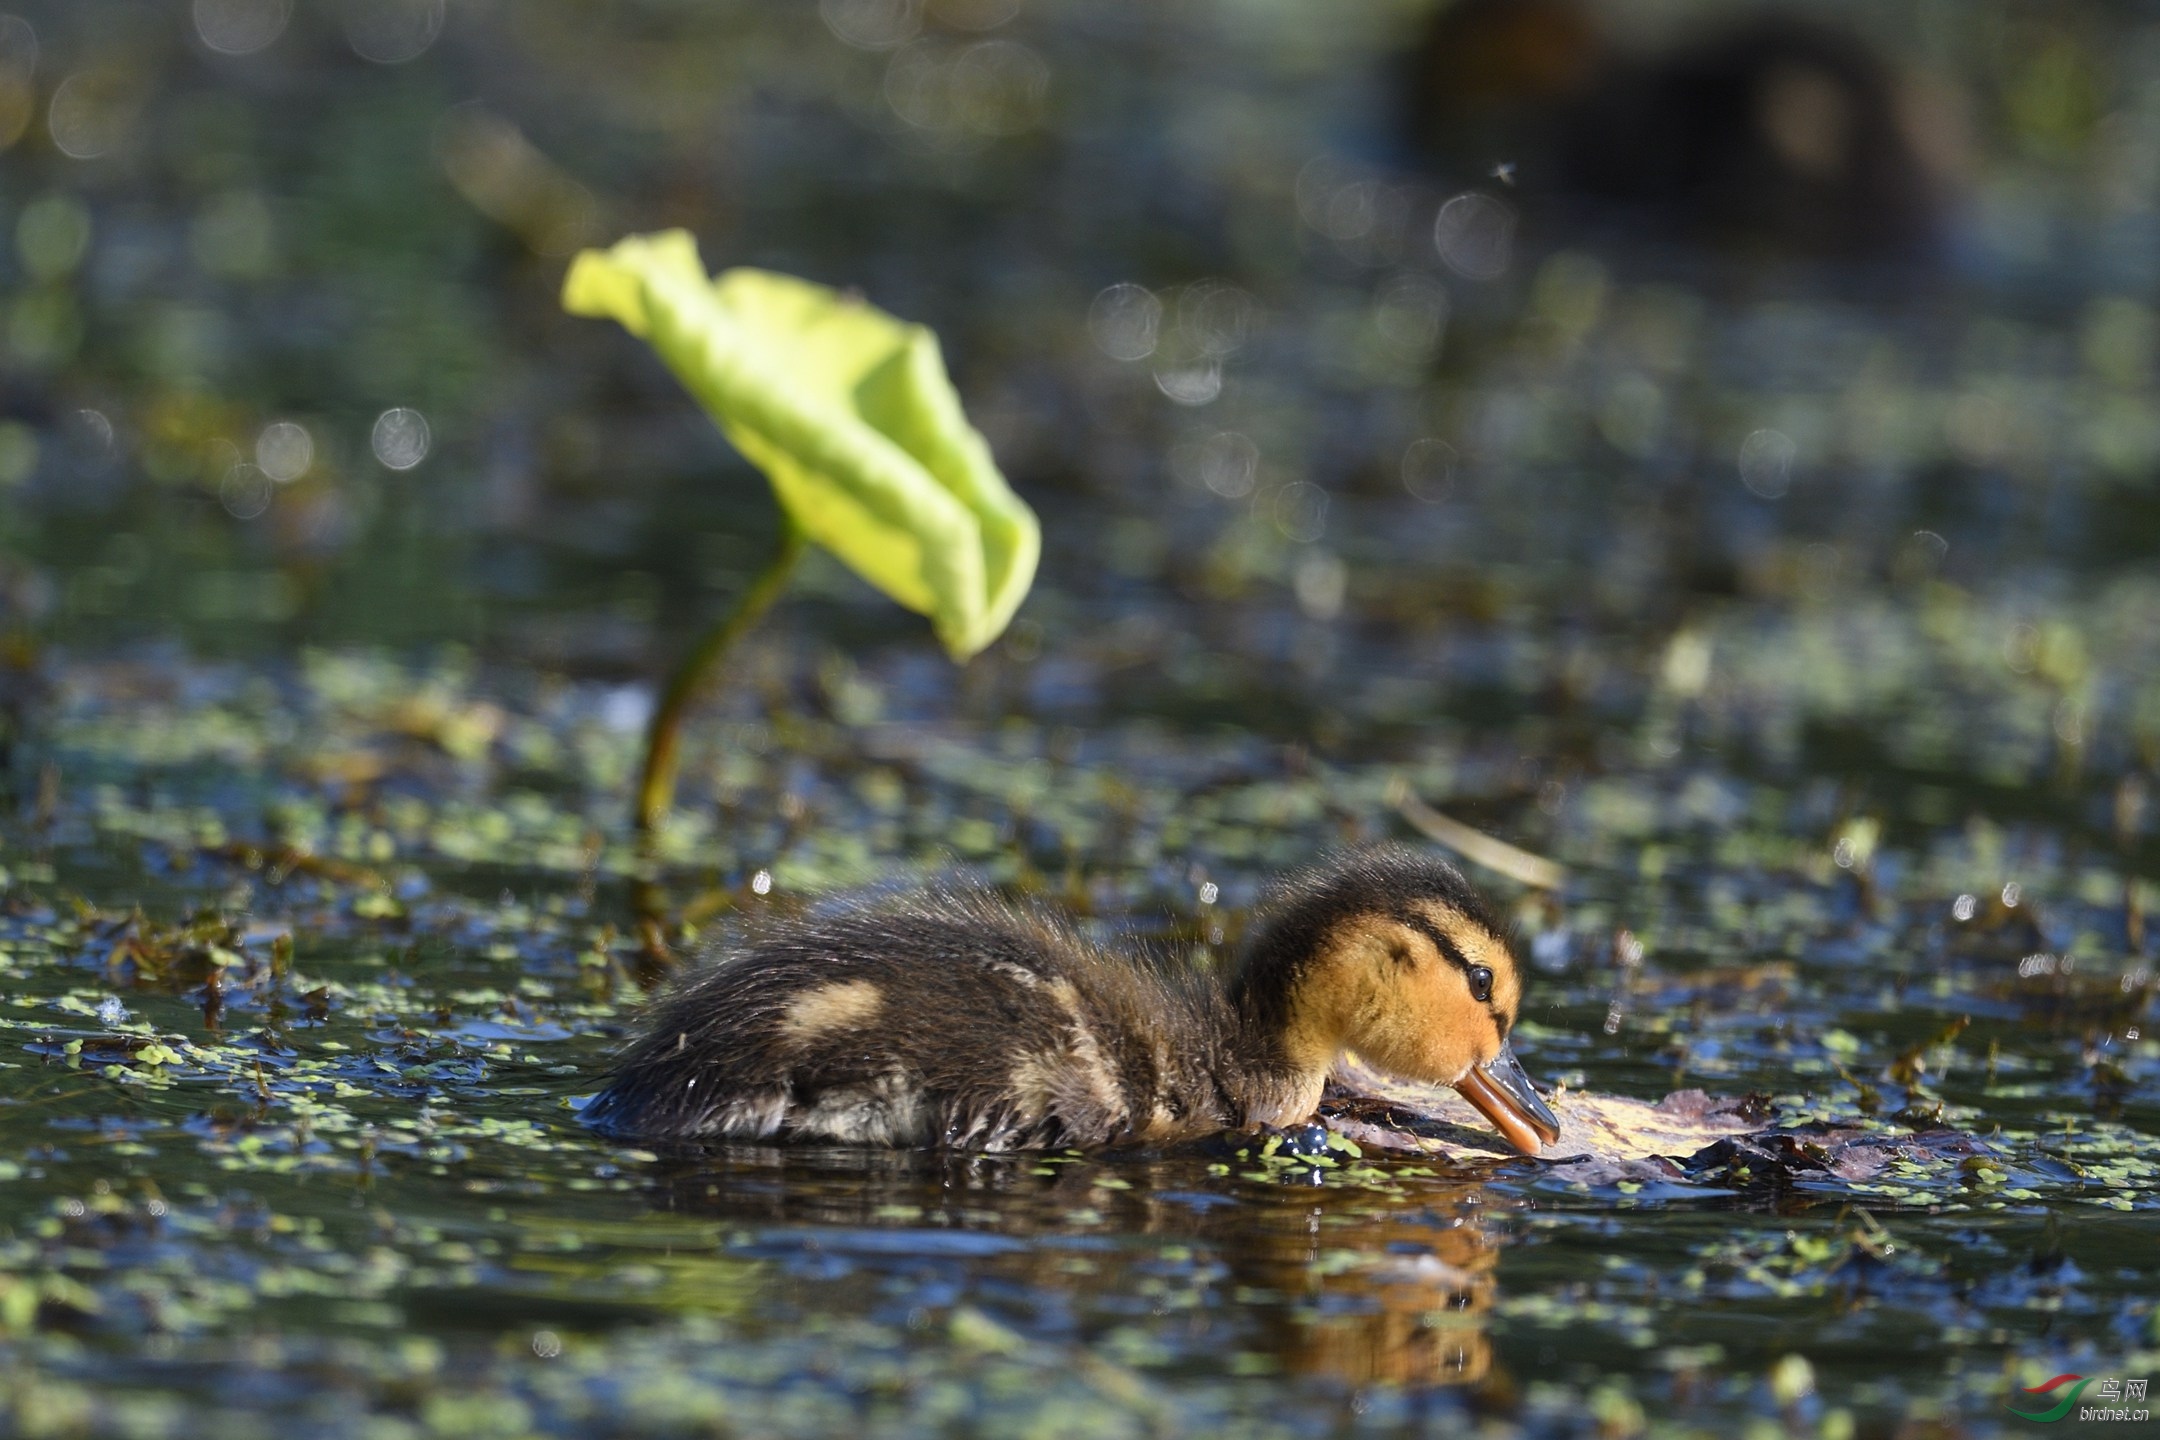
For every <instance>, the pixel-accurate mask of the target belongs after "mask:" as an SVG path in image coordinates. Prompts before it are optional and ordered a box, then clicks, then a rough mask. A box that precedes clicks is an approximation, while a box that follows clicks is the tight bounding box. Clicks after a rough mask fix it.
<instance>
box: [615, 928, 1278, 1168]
mask: <svg viewBox="0 0 2160 1440" xmlns="http://www.w3.org/2000/svg"><path fill="white" fill-rule="evenodd" d="M1222 1029H1223V1025H1222V1021H1221V1017H1220V1015H1218V1014H1216V1013H1214V1012H1213V1011H1211V1010H1210V1008H1209V1006H1208V1005H1207V1004H1206V1003H1205V1000H1204V999H1195V998H1194V997H1193V996H1191V995H1187V994H1185V993H1183V992H1181V991H1179V990H1178V989H1176V988H1175V987H1173V986H1169V985H1167V984H1165V983H1163V982H1162V981H1161V980H1160V979H1159V978H1158V977H1156V976H1155V975H1154V973H1153V972H1152V971H1149V970H1146V969H1145V968H1143V967H1139V966H1135V965H1132V964H1130V963H1127V962H1124V961H1121V960H1119V959H1118V958H1117V957H1114V956H1108V955H1104V954H1101V953H1100V952H1096V951H1094V950H1092V949H1090V948H1089V947H1087V946H1085V945H1084V944H1082V943H1080V942H1078V941H1076V940H1075V939H1074V938H1073V937H1071V936H1070V935H1067V934H1065V933H1063V932H1061V931H1059V930H1057V929H1056V928H1055V927H1053V926H1051V925H1049V924H1048V923H1046V922H1038V921H1036V920H1034V919H1033V918H1032V917H1029V916H1025V915H1021V914H1017V913H1015V912H1012V911H1009V910H1005V909H1003V908H1002V907H998V906H996V905H995V904H994V903H993V902H989V901H987V900H982V899H979V898H973V897H970V898H966V899H960V900H954V899H949V898H948V899H946V900H944V901H942V902H940V903H938V904H935V905H931V904H927V903H924V904H918V905H917V906H916V907H914V908H901V909H888V910H881V911H872V912H862V913H855V914H851V915H847V916H843V917H841V918H840V919H837V920H833V921H828V922H824V923H822V924H818V925H813V926H809V927H806V928H803V929H800V930H796V931H793V932H790V933H787V934H785V935H782V936H779V937H777V938H775V939H773V940H770V941H768V942H766V943H764V944H761V945H759V946H757V947H755V948H753V949H751V950H748V951H746V952H743V953H740V954H737V955H734V956H731V957H728V958H726V959H724V960H722V961H721V963H719V964H717V965H715V966H713V967H712V968H710V969H708V970H707V971H705V972H703V973H702V974H700V975H697V976H695V977H694V978H692V979H691V980H690V981H689V982H688V983H686V984H684V985H682V986H681V987H679V988H678V989H677V990H676V991H675V992H674V993H673V994H671V995H670V996H668V997H667V998H666V999H665V1000H663V1001H662V1002H661V1003H660V1004H659V1005H658V1006H657V1007H656V1009H655V1011H654V1013H653V1015H652V1018H651V1022H650V1028H649V1029H648V1031H647V1032H646V1033H645V1034H644V1036H643V1037H642V1038H640V1039H639V1040H638V1041H637V1042H636V1043H634V1044H633V1045H632V1046H631V1048H630V1049H629V1050H628V1052H626V1054H625V1055H624V1057H623V1060H622V1063H621V1065H620V1067H619V1069H618V1071H617V1074H616V1077H615V1080H614V1082H613V1083H612V1084H611V1085H610V1086H609V1087H608V1088H607V1089H606V1090H605V1091H604V1092H602V1093H601V1094H600V1095H599V1096H598V1097H596V1098H595V1099H594V1101H593V1102H592V1104H591V1105H589V1106H588V1107H587V1108H586V1112H585V1115H586V1119H587V1120H588V1122H590V1123H592V1124H594V1125H595V1126H597V1127H599V1128H601V1129H603V1130H605V1131H608V1132H609V1133H613V1134H618V1135H624V1136H640V1137H645V1138H652V1139H684V1140H758V1139H768V1138H775V1137H786V1138H798V1139H806V1140H828V1141H840V1142H846V1143H864V1144H887V1145H932V1144H946V1145H957V1146H967V1147H972V1148H981V1149H1019V1148H1028V1147H1034V1146H1043V1145H1064V1144H1073V1145H1099V1144H1108V1143H1115V1142H1118V1141H1122V1140H1141V1139H1148V1140H1155V1139H1171V1138H1176V1137H1179V1136H1183V1135H1188V1134H1200V1133H1206V1132H1208V1131H1212V1130H1216V1129H1220V1128H1222V1127H1223V1126H1225V1125H1229V1124H1235V1123H1238V1121H1239V1120H1240V1119H1241V1118H1242V1117H1241V1116H1239V1115H1236V1114H1234V1113H1233V1112H1234V1111H1235V1109H1236V1107H1235V1105H1234V1104H1233V1103H1232V1101H1231V1100H1230V1098H1229V1097H1228V1095H1227V1094H1226V1093H1225V1091H1224V1089H1223V1087H1222V1085H1221V1084H1220V1083H1219V1080H1218V1061H1219V1059H1220V1051H1221V1033H1222Z"/></svg>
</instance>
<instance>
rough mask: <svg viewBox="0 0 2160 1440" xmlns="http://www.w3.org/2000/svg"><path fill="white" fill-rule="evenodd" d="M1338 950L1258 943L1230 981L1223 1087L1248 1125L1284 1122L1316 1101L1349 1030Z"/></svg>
mask: <svg viewBox="0 0 2160 1440" xmlns="http://www.w3.org/2000/svg"><path fill="white" fill-rule="evenodd" d="M1342 965H1343V958H1342V957H1339V956H1325V957H1320V956H1289V955H1283V954H1280V953H1270V951H1269V950H1268V949H1267V948H1264V947H1263V948H1262V949H1260V950H1257V951H1255V952H1254V954H1253V955H1252V956H1250V957H1249V958H1248V959H1247V960H1246V962H1245V965H1244V968H1243V969H1241V970H1240V971H1239V972H1238V974H1237V976H1236V977H1235V978H1234V979H1233V980H1232V981H1231V983H1230V1005H1231V1010H1232V1012H1233V1013H1234V1014H1235V1016H1236V1024H1237V1035H1236V1037H1235V1043H1234V1045H1233V1047H1232V1051H1231V1053H1232V1055H1233V1057H1234V1060H1233V1065H1234V1068H1235V1071H1236V1073H1235V1074H1234V1075H1233V1076H1232V1077H1230V1078H1231V1080H1232V1084H1231V1086H1230V1088H1231V1089H1232V1090H1233V1091H1234V1092H1236V1093H1237V1098H1238V1100H1239V1102H1240V1103H1241V1104H1243V1106H1244V1107H1245V1120H1246V1123H1247V1124H1261V1125H1277V1126H1281V1125H1291V1124H1295V1123H1297V1122H1298V1121H1301V1120H1304V1119H1306V1118H1308V1117H1309V1116H1310V1115H1311V1114H1312V1113H1313V1110H1314V1109H1315V1108H1316V1107H1317V1106H1318V1105H1319V1103H1320V1092H1321V1091H1322V1090H1323V1089H1324V1088H1326V1086H1327V1078H1328V1072H1329V1071H1331V1070H1333V1069H1334V1068H1335V1061H1336V1060H1337V1059H1338V1058H1339V1057H1340V1056H1341V1054H1342V1052H1343V1047H1344V1045H1345V1043H1346V1042H1347V1039H1348V1036H1349V1032H1350V1019H1351V1016H1350V1013H1349V1012H1350V1007H1348V1006H1346V1005H1343V1004H1340V1003H1337V1002H1338V1001H1340V999H1341V998H1342V997H1343V996H1344V995H1345V994H1346V993H1348V990H1349V988H1350V987H1348V986H1346V985H1345V983H1344V981H1345V980H1346V979H1347V978H1348V977H1346V976H1343V975H1340V974H1337V973H1335V972H1336V971H1338V970H1339V969H1341V968H1342Z"/></svg>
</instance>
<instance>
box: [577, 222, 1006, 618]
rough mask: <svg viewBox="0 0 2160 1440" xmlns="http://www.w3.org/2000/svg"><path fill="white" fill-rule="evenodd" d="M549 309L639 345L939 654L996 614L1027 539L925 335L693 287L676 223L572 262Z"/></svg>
mask: <svg viewBox="0 0 2160 1440" xmlns="http://www.w3.org/2000/svg"><path fill="white" fill-rule="evenodd" d="M563 307H564V308H565V309H567V310H569V311H570V312H571V313H572V314H576V315H593V316H607V317H612V318H613V319H615V320H617V321H620V322H621V323H622V325H623V326H624V328H626V329H628V330H629V331H630V332H631V333H632V334H633V335H637V336H639V337H640V338H642V339H644V340H645V341H646V342H647V343H648V344H650V345H651V346H652V347H653V349H654V350H655V351H656V352H658V353H659V355H660V358H661V359H662V360H664V361H665V362H666V363H667V365H668V367H669V368H670V369H672V370H673V371H674V372H675V375H676V377H677V378H678V379H680V380H681V381H682V382H683V384H684V386H686V387H687V388H688V389H689V391H690V393H691V394H692V395H694V396H696V397H697V400H698V402H699V403H700V404H702V405H703V406H704V407H705V409H706V410H707V411H708V412H710V413H711V415H712V417H713V418H714V420H716V421H717V422H718V423H719V425H720V428H721V430H722V431H723V432H724V433H725V434H726V435H727V437H728V439H729V440H731V441H732V442H734V444H735V446H736V448H737V449H739V450H741V451H742V453H743V454H744V455H746V456H748V457H749V459H750V461H751V462H752V463H753V464H755V465H756V466H757V467H758V468H759V469H761V470H762V471H764V472H765V475H766V478H767V479H769V480H770V481H771V482H772V487H773V493H774V494H775V495H776V496H777V497H778V498H779V501H780V504H781V507H782V508H783V509H784V510H785V511H786V512H787V514H788V516H789V518H790V520H791V521H792V522H793V523H794V524H795V525H797V526H798V527H800V528H801V530H802V531H803V533H804V534H806V535H808V536H809V537H810V538H811V539H812V540H814V541H816V542H817V543H818V544H820V545H823V546H824V547H825V548H826V549H828V550H830V551H832V552H833V553H834V554H835V555H837V556H839V557H840V558H841V559H842V560H844V561H845V562H847V564H848V565H849V566H850V567H852V568H853V569H854V570H855V571H856V573H857V574H859V575H861V576H862V577H863V578H864V579H866V580H868V581H869V582H870V583H871V584H873V585H875V586H877V587H878V589H880V590H882V591H884V592H885V593H886V594H887V595H890V596H891V597H892V598H893V599H894V600H896V601H898V602H899V603H900V604H902V605H905V606H906V607H908V608H909V609H910V610H915V611H918V612H920V613H922V614H925V615H928V616H929V617H930V620H931V623H932V625H933V626H934V627H935V628H936V630H937V635H938V638H939V639H940V640H941V641H943V642H944V645H945V648H946V649H947V650H949V651H950V652H951V653H952V654H953V656H954V658H956V659H966V658H967V657H968V656H970V655H973V654H974V653H975V652H976V651H978V650H980V649H982V648H983V647H984V646H985V645H987V644H989V643H990V642H991V641H992V640H994V639H996V638H997V637H998V635H999V634H1000V633H1001V632H1002V631H1003V630H1004V628H1005V625H1006V623H1007V622H1008V621H1009V620H1011V619H1012V615H1013V611H1014V610H1016V609H1017V608H1019V604H1020V601H1021V598H1022V597H1023V596H1025V595H1026V594H1027V589H1028V585H1029V584H1030V582H1032V581H1033V579H1034V577H1035V562H1036V557H1037V555H1038V553H1039V551H1040V549H1041V535H1040V532H1039V531H1038V529H1037V527H1036V522H1035V516H1034V513H1033V512H1032V511H1030V510H1029V509H1028V508H1027V506H1026V505H1025V504H1023V503H1022V502H1021V501H1020V499H1019V498H1018V497H1017V496H1015V495H1014V494H1013V493H1012V491H1011V490H1010V489H1009V488H1007V486H1006V484H1005V478H1004V476H1002V475H1001V474H999V473H998V469H997V466H996V464H995V463H994V462H993V461H992V459H991V457H990V449H989V446H988V445H986V444H985V443H984V442H983V438H982V436H981V435H980V434H979V433H977V432H976V430H975V429H974V427H973V426H971V425H969V424H968V423H967V419H966V417H965V416H964V415H963V414H962V413H961V409H960V400H959V397H958V396H957V395H956V394H955V393H954V392H953V388H952V382H951V381H950V380H949V379H947V378H946V374H945V364H944V360H943V359H942V358H941V356H940V355H939V353H938V344H937V338H936V337H935V336H934V335H932V334H931V333H930V331H929V330H927V329H925V328H924V327H923V326H920V325H911V324H907V323H905V322H903V321H900V320H897V319H894V318H893V317H892V316H890V315H887V314H886V313H885V312H883V311H882V310H879V309H877V308H876V307H874V306H872V305H869V304H866V303H864V302H862V301H860V300H856V299H852V298H850V297H848V296H846V295H843V294H841V293H840V292H838V291H835V290H830V289H827V288H826V287H825V286H822V285H814V284H811V283H810V282H808V281H805V280H797V279H795V278H793V277H791V276H787V275H776V274H774V273H772V272H770V271H766V270H749V269H738V270H729V271H727V272H725V273H723V274H722V275H720V276H719V277H718V278H717V279H708V278H707V276H706V273H705V267H704V264H703V262H702V261H700V260H699V258H698V253H697V243H696V242H695V241H694V240H693V239H692V238H691V237H690V235H689V234H688V233H687V232H685V231H681V230H670V231H666V232H664V233H661V234H657V235H635V236H631V237H630V238H628V239H626V240H623V241H620V242H619V243H617V244H616V245H615V246H614V247H612V248H611V249H608V250H605V251H598V250H588V251H586V252H584V253H583V254H581V255H579V256H578V257H577V259H576V260H575V261H574V262H573V263H572V264H571V266H570V273H569V276H568V277H567V278H566V280H565V281H564V284H563Z"/></svg>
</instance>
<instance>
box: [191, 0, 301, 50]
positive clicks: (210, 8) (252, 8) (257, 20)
mask: <svg viewBox="0 0 2160 1440" xmlns="http://www.w3.org/2000/svg"><path fill="white" fill-rule="evenodd" d="M194 14H195V33H196V34H197V35H198V36H200V37H201V38H202V42H203V44H205V45H207V46H209V47H210V48H211V49H212V50H215V51H217V52H218V53H219V54H221V55H253V54H254V53H255V52H256V51H258V50H267V49H268V48H270V45H271V44H272V42H274V41H275V40H276V39H277V38H278V36H280V35H282V34H284V33H285V26H286V24H287V22H289V21H290V20H291V19H292V0H195V7H194Z"/></svg>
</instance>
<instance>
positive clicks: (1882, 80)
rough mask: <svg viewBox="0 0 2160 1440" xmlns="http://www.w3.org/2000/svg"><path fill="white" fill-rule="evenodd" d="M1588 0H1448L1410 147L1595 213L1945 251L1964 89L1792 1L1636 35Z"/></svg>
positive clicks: (1409, 117) (1410, 115)
mask: <svg viewBox="0 0 2160 1440" xmlns="http://www.w3.org/2000/svg"><path fill="white" fill-rule="evenodd" d="M1612 8H1613V7H1610V6H1606V7H1602V8H1601V7H1598V6H1595V5H1593V4H1591V3H1589V0H1456V3H1449V4H1443V5H1442V6H1441V7H1440V8H1439V9H1438V10H1436V11H1435V12H1434V14H1433V17H1432V20H1431V23H1430V24H1429V25H1428V26H1427V27H1426V28H1425V30H1424V33H1423V34H1422V35H1421V36H1420V38H1419V40H1418V43H1417V45H1416V48H1415V49H1414V51H1413V52H1412V53H1411V55H1410V57H1409V58H1408V60H1407V62H1406V65H1405V70H1404V75H1405V107H1404V108H1405V122H1404V123H1405V125H1406V127H1407V138H1408V139H1409V141H1410V143H1411V145H1412V146H1413V147H1414V148H1415V149H1416V150H1417V151H1418V152H1419V153H1421V154H1422V155H1424V156H1426V157H1427V158H1428V159H1429V160H1431V161H1432V162H1433V163H1435V164H1436V165H1437V166H1439V167H1441V168H1442V169H1444V170H1445V171H1447V172H1449V173H1450V174H1451V175H1452V177H1453V178H1454V179H1456V180H1458V181H1461V182H1464V183H1472V182H1476V181H1479V180H1481V179H1484V178H1485V177H1487V176H1490V175H1492V174H1493V173H1494V172H1495V171H1496V169H1497V170H1498V171H1499V173H1500V174H1501V175H1502V176H1503V177H1504V178H1506V179H1507V180H1508V181H1509V182H1510V183H1512V184H1513V185H1514V186H1515V187H1517V188H1519V190H1520V192H1521V193H1522V195H1523V196H1524V197H1526V198H1527V199H1530V200H1532V201H1542V202H1546V205H1547V211H1548V213H1550V214H1551V215H1552V216H1553V217H1554V218H1556V219H1564V220H1565V221H1567V222H1571V223H1572V224H1574V225H1575V226H1577V227H1589V228H1596V227H1599V226H1604V227H1618V228H1624V229H1631V230H1633V231H1634V232H1636V233H1637V234H1639V235H1645V236H1651V237H1668V238H1686V239H1691V240H1695V241H1701V242H1708V243H1711V244H1715V245H1719V246H1724V247H1728V248H1731V249H1735V250H1739V251H1755V252H1770V253H1781V254H1791V255H1803V256H1810V257H1815V258H1822V259H1832V260H1842V261H1848V262H1850V261H1866V260H1884V259H1891V260H1907V261H1921V260H1931V259H1934V258H1937V257H1938V256H1939V254H1940V250H1941V246H1942V244H1943V241H1944V239H1945V236H1944V233H1943V230H1944V225H1945V223H1946V219H1947V206H1948V202H1949V200H1950V198H1951V196H1952V194H1953V193H1954V190H1955V187H1956V184H1957V182H1958V180H1959V174H1958V171H1959V166H1960V163H1961V157H1962V153H1963V150H1964V144H1963V140H1962V134H1961V117H1960V116H1959V114H1958V112H1957V108H1956V106H1955V104H1954V103H1953V102H1952V101H1951V100H1950V99H1949V97H1948V95H1947V93H1946V90H1945V87H1943V86H1942V85H1941V84H1940V83H1939V82H1930V81H1928V80H1926V79H1923V78H1922V77H1919V76H1917V75H1910V74H1906V73H1903V72H1901V71H1900V70H1899V69H1898V68H1897V67H1896V65H1895V64H1893V63H1892V62H1891V61H1890V60H1888V59H1886V58H1885V57H1884V56H1883V55H1882V54H1880V53H1879V52H1878V50H1877V48H1876V47H1875V46H1873V45H1872V44H1870V43H1869V42H1868V41H1867V40H1866V39H1864V38H1862V37H1861V36H1860V35H1858V34H1856V33H1854V32H1853V31H1852V30H1851V29H1849V28H1847V27H1846V26H1844V25H1842V24H1840V23H1838V22H1836V21H1834V20H1829V19H1824V18H1817V17H1814V16H1809V15H1805V14H1801V13H1798V12H1793V11H1778V10H1772V11H1770V12H1768V13H1755V14H1750V15H1746V16H1744V17H1742V18H1739V19H1733V18H1729V17H1726V16H1712V17H1710V18H1708V19H1706V20H1705V19H1697V20H1696V21H1694V23H1692V24H1690V25H1686V26H1683V27H1681V28H1680V29H1679V30H1678V31H1677V32H1676V33H1664V32H1662V31H1661V32H1660V33H1657V34H1655V35H1653V36H1650V37H1645V38H1637V37H1632V36H1628V35H1624V34H1622V33H1620V29H1619V26H1618V25H1617V24H1616V21H1615V17H1614V16H1613V15H1612V14H1611V13H1609V12H1610V11H1611V10H1612Z"/></svg>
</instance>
